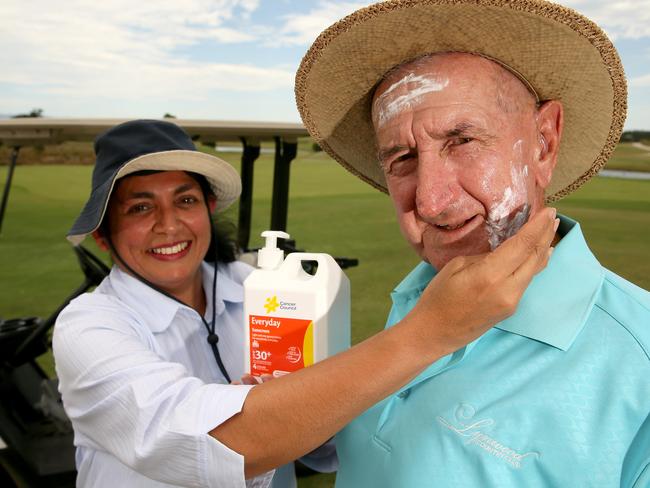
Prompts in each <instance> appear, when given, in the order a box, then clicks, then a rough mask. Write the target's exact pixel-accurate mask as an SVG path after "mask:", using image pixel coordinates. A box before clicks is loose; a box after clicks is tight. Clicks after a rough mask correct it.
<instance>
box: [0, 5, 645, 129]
mask: <svg viewBox="0 0 650 488" xmlns="http://www.w3.org/2000/svg"><path fill="white" fill-rule="evenodd" d="M560 3H562V4H563V5H567V6H569V7H573V8H575V9H577V10H578V11H580V12H582V13H584V14H585V15H587V16H588V17H590V18H591V19H593V20H595V21H596V22H597V23H599V24H600V25H601V27H603V28H604V29H605V31H606V32H607V33H608V35H609V36H610V37H611V39H612V40H613V42H614V44H615V45H616V47H617V48H618V50H619V52H620V54H621V58H622V60H623V65H624V66H625V70H626V73H627V76H628V80H629V112H628V119H627V123H626V129H628V130H629V129H646V130H650V0H636V1H627V0H616V1H604V0H563V1H562V2H560ZM367 4H368V2H351V1H339V0H183V1H178V0H157V1H155V2H153V1H152V2H134V1H133V0H104V1H102V2H97V1H96V0H64V1H62V2H53V1H51V0H32V1H25V0H3V1H2V2H0V19H2V21H3V22H2V24H3V25H2V28H0V45H1V46H2V50H0V64H1V65H2V67H3V69H2V70H1V71H0V114H2V115H8V114H16V113H24V112H27V111H29V110H31V109H32V108H36V107H39V108H42V109H43V110H44V112H45V115H46V116H51V117H160V116H162V115H163V114H164V113H165V112H169V113H172V114H175V115H177V116H178V117H182V118H203V119H219V120H256V121H288V122H297V121H299V117H298V112H297V111H296V109H295V103H294V97H293V77H294V73H295V70H296V68H297V66H298V64H299V63H300V59H301V57H302V55H303V54H304V52H305V51H306V50H307V48H308V46H309V45H310V44H311V42H312V41H313V39H315V37H316V36H317V35H318V33H320V31H321V30H322V29H323V28H325V27H327V26H328V25H330V24H331V23H333V22H334V21H336V20H338V19H339V18H340V17H342V16H344V15H346V14H348V13H350V12H352V11H353V10H355V9H356V8H358V7H361V6H364V5H367Z"/></svg>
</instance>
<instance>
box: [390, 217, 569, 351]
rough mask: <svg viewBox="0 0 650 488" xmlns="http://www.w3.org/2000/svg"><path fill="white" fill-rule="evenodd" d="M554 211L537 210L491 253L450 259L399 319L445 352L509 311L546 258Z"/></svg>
mask: <svg viewBox="0 0 650 488" xmlns="http://www.w3.org/2000/svg"><path fill="white" fill-rule="evenodd" d="M555 213H556V212H555V209H553V208H545V209H543V210H541V211H539V212H538V213H537V214H536V215H535V216H534V217H533V218H531V220H530V221H529V222H528V223H527V224H526V225H524V226H523V227H522V228H521V230H520V231H519V232H518V233H517V234H516V235H514V236H513V237H511V238H510V239H508V240H507V241H505V242H504V243H503V244H502V245H501V246H499V247H498V248H497V249H496V250H495V251H493V252H491V253H487V254H482V255H479V256H464V257H457V258H454V259H452V260H451V261H450V262H449V263H448V264H447V265H446V266H445V267H443V268H442V270H441V271H440V272H439V273H438V274H437V275H436V277H435V278H434V279H433V280H432V281H431V283H429V285H428V286H427V288H426V290H425V291H424V293H423V294H422V296H421V297H420V299H419V301H418V303H417V305H416V306H415V307H414V309H413V310H412V311H411V312H410V313H409V314H408V315H407V316H406V317H405V318H404V320H403V321H402V322H405V323H413V322H415V323H418V324H420V325H421V329H422V340H424V341H426V342H425V344H428V345H431V344H437V345H440V346H442V347H444V348H446V349H447V353H449V352H452V351H455V350H457V349H458V348H460V347H462V346H464V345H465V344H467V343H469V342H471V341H473V340H474V339H476V338H477V337H479V336H480V335H481V334H483V333H484V332H485V331H486V330H487V329H489V328H490V327H491V326H493V325H494V324H496V323H497V322H499V321H501V320H503V319H505V318H506V317H508V316H510V315H512V314H513V313H514V312H515V310H516V309H517V304H518V303H519V300H520V299H521V296H522V295H523V293H524V291H525V290H526V288H527V287H528V284H529V283H530V281H531V280H532V278H533V276H534V275H535V274H536V273H538V272H539V271H541V270H542V269H544V267H546V264H547V263H548V260H549V257H550V255H551V249H552V248H551V247H550V245H551V242H552V241H553V237H554V235H555V231H556V229H557V224H558V223H559V221H558V220H557V219H556V218H555ZM430 324H433V326H430Z"/></svg>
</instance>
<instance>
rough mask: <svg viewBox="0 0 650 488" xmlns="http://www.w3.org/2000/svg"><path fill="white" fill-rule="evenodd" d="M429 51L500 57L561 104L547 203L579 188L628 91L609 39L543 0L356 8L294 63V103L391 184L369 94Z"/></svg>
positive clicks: (329, 141)
mask: <svg viewBox="0 0 650 488" xmlns="http://www.w3.org/2000/svg"><path fill="white" fill-rule="evenodd" d="M435 52H467V53H476V54H481V55H483V56H485V57H487V58H492V59H495V60H498V61H499V62H500V63H502V64H504V65H506V66H508V67H510V69H511V70H513V71H514V72H516V73H519V74H520V75H521V76H523V77H524V78H525V79H526V80H527V81H528V83H529V84H530V85H531V86H532V87H533V88H534V90H535V91H536V92H537V94H538V96H539V98H540V100H560V101H561V102H562V103H563V105H564V112H565V122H564V131H563V136H562V143H561V147H560V153H559V157H558V164H557V167H556V169H555V171H554V174H553V179H552V181H551V183H550V185H549V187H548V188H547V189H546V200H547V201H548V202H551V201H554V200H558V199H560V198H562V197H564V196H566V195H568V194H569V193H571V192H572V191H574V190H575V189H577V188H578V187H580V186H581V185H582V184H583V183H584V182H585V181H587V180H588V179H589V178H591V177H592V176H593V175H594V174H596V173H597V172H598V171H599V170H600V168H602V166H603V165H604V164H605V162H606V161H607V159H608V158H609V156H610V155H611V153H612V151H613V150H614V149H615V147H616V144H617V143H618V141H619V138H620V134H621V132H622V130H623V124H624V121H625V115H626V110H627V104H626V97H627V89H626V82H625V74H624V72H623V67H622V65H621V62H620V59H619V57H618V54H617V53H616V50H615V49H614V46H613V45H612V43H611V42H610V41H609V39H608V38H607V36H606V35H605V34H604V32H603V31H602V30H601V29H600V28H599V27H598V26H597V25H596V24H594V23H593V22H591V21H590V20H589V19H587V18H585V17H584V16H582V15H580V14H578V13H577V12H575V11H573V10H571V9H568V8H566V7H562V6H560V5H556V4H553V3H549V2H545V1H540V0H508V1H506V0H481V1H480V2H477V1H476V0H433V1H431V0H420V1H417V0H411V1H408V0H390V1H387V2H382V3H379V4H376V5H372V6H370V7H366V8H363V9H361V10H358V11H356V12H354V13H353V14H351V15H349V16H348V17H346V18H344V19H342V20H341V21H339V22H337V23H336V24H334V25H332V26H331V27H329V28H328V29H326V30H325V31H324V32H323V33H322V34H321V35H320V36H319V37H318V38H317V39H316V41H314V43H313V45H312V46H311V48H310V49H309V51H308V52H307V54H306V55H305V56H304V58H303V60H302V63H301V65H300V67H299V69H298V72H297V74H296V101H297V105H298V111H299V112H300V115H301V117H302V120H303V122H304V124H305V126H306V128H307V129H308V130H309V132H310V134H311V135H312V137H314V139H315V140H316V141H317V142H318V144H319V145H320V146H321V147H322V148H323V149H324V150H325V151H326V152H327V153H328V154H330V155H331V156H332V157H333V158H334V159H335V160H337V161H338V162H339V163H340V164H341V165H343V166H344V167H345V168H346V169H348V170H349V171H351V172H352V173H353V174H355V175H357V176H358V177H359V178H361V179H362V180H364V181H366V182H367V183H369V184H371V185H372V186H374V187H376V188H378V189H380V190H381V191H383V192H387V188H386V180H385V178H384V174H383V172H382V170H381V168H380V166H379V164H378V162H377V158H376V152H377V149H376V144H375V137H374V131H373V126H372V122H371V118H370V107H371V97H372V94H373V92H374V89H375V87H376V85H377V83H378V81H379V80H381V78H382V77H383V75H384V74H385V73H386V72H387V71H388V70H390V69H391V68H393V67H394V66H396V65H399V64H401V63H403V62H405V61H408V60H412V59H415V58H417V57H420V56H423V55H425V54H430V53H435Z"/></svg>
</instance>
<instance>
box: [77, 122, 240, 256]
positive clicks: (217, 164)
mask: <svg viewBox="0 0 650 488" xmlns="http://www.w3.org/2000/svg"><path fill="white" fill-rule="evenodd" d="M95 155H96V162H95V168H94V169H93V177H92V190H91V192H90V197H88V201H87V202H86V205H85V206H84V208H83V210H82V211H81V214H80V215H79V217H77V220H76V221H75V222H74V224H73V225H72V228H71V229H70V231H69V232H68V235H67V238H68V240H69V241H70V242H72V244H74V245H78V244H79V243H81V241H83V240H84V238H85V237H86V236H87V235H88V234H90V233H92V232H94V231H95V230H97V229H98V228H99V226H100V224H101V222H102V219H103V218H104V214H105V213H106V208H107V206H108V201H109V199H110V196H111V192H112V191H113V187H114V186H115V182H116V181H117V180H118V179H119V178H122V177H124V176H126V175H129V174H131V173H135V172H137V171H143V170H158V171H191V172H194V173H198V174H200V175H203V176H204V177H205V178H206V179H207V181H208V183H209V184H210V186H211V188H212V191H213V192H214V194H215V195H216V197H217V205H216V210H217V211H220V210H224V209H225V208H227V207H228V206H230V205H231V204H232V203H233V202H234V201H235V200H236V199H237V198H238V197H239V195H240V193H241V179H240V178H239V174H238V173H237V171H236V170H235V169H234V168H233V167H232V166H231V165H230V164H229V163H227V162H226V161H223V160H222V159H219V158H217V157H215V156H211V155H209V154H205V153H202V152H200V151H198V150H197V149H196V147H195V146H194V143H193V142H192V139H191V138H190V136H188V135H187V133H185V131H183V129H181V128H180V127H179V126H177V125H176V124H173V123H171V122H166V121H161V120H132V121H129V122H125V123H123V124H119V125H117V126H115V127H113V128H111V129H109V130H108V131H106V132H104V133H103V134H101V135H99V136H98V137H97V139H96V140H95Z"/></svg>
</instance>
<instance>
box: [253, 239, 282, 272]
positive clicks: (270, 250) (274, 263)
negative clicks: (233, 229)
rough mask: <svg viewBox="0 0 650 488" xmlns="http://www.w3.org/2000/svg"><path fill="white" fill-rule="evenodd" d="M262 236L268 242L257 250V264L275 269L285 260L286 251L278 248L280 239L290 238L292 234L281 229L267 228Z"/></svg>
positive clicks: (264, 267)
mask: <svg viewBox="0 0 650 488" xmlns="http://www.w3.org/2000/svg"><path fill="white" fill-rule="evenodd" d="M262 237H264V238H265V239H266V243H265V244H264V247H263V248H262V249H260V250H259V251H257V266H259V267H260V268H262V269H275V268H277V267H278V266H279V265H280V264H281V263H282V261H283V260H284V252H283V251H282V249H280V248H278V239H289V237H290V236H289V234H287V233H286V232H282V231H281V230H265V231H264V232H262Z"/></svg>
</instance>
